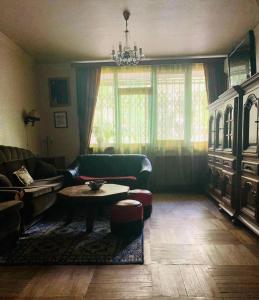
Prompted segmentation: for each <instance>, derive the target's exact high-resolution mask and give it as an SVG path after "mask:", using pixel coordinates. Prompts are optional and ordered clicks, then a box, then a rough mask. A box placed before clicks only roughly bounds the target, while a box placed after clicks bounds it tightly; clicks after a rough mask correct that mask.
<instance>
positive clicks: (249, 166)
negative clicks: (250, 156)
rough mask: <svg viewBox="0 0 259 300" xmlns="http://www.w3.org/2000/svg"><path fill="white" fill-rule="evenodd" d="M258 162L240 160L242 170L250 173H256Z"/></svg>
mask: <svg viewBox="0 0 259 300" xmlns="http://www.w3.org/2000/svg"><path fill="white" fill-rule="evenodd" d="M258 169H259V163H254V162H250V161H242V171H243V172H247V173H250V174H254V175H258Z"/></svg>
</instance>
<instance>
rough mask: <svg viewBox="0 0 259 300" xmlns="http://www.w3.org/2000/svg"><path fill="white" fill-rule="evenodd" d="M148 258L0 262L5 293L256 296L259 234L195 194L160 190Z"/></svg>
mask: <svg viewBox="0 0 259 300" xmlns="http://www.w3.org/2000/svg"><path fill="white" fill-rule="evenodd" d="M144 237H145V238H144V251H145V263H144V265H129V266H127V265H121V266H33V267H32V266H28V267H26V266H22V267H3V266H2V267H0V300H2V299H7V300H8V299H12V300H14V299H16V300H26V299H27V300H112V299H113V300H114V299H128V300H130V299H132V300H133V299H141V300H145V299H147V300H148V299H152V300H170V299H174V300H180V299H181V300H212V299H215V300H216V299H221V300H236V299H238V300H246V299H248V300H256V299H257V300H259V238H258V237H256V236H255V235H254V234H253V233H252V232H250V231H249V230H248V229H246V228H244V227H243V226H242V225H238V226H236V225H233V224H232V223H231V221H230V219H229V218H228V217H227V216H226V215H225V214H222V213H220V212H219V211H218V209H217V207H216V205H215V203H213V202H211V201H210V200H209V199H207V198H206V197H205V196H203V195H198V194H180V193H179V194H156V195H154V205H153V214H152V217H151V218H150V219H149V220H147V221H146V222H145V228H144Z"/></svg>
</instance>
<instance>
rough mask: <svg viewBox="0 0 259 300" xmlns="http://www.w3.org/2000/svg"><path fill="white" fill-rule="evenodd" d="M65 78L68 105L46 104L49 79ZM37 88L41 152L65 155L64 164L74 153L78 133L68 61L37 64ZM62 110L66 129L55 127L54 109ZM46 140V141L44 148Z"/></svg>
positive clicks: (72, 70)
mask: <svg viewBox="0 0 259 300" xmlns="http://www.w3.org/2000/svg"><path fill="white" fill-rule="evenodd" d="M58 77H67V78H68V79H69V87H70V102H71V104H70V105H69V106H64V107H50V98H49V87H48V79H49V78H58ZM38 79H39V87H40V112H41V122H40V136H41V140H40V143H41V155H44V156H45V155H47V156H60V155H61V156H65V158H66V163H67V164H69V163H71V162H72V161H73V160H74V159H75V157H76V156H77V155H78V150H79V135H78V119H77V105H76V88H75V70H74V69H73V68H72V67H71V65H70V64H41V65H39V66H38ZM58 111H66V112H67V116H68V128H55V126H54V114H53V113H54V112H58ZM46 139H48V140H49V147H48V149H47V145H46Z"/></svg>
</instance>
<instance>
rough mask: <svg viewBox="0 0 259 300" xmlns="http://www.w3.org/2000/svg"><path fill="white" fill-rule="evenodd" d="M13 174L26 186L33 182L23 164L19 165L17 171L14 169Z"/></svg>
mask: <svg viewBox="0 0 259 300" xmlns="http://www.w3.org/2000/svg"><path fill="white" fill-rule="evenodd" d="M13 174H14V175H15V176H16V177H17V178H18V180H19V181H20V182H21V183H22V184H23V185H25V186H28V185H30V184H32V183H33V178H32V177H31V175H30V173H29V172H28V170H27V169H26V168H25V166H21V168H20V169H19V170H17V171H14V172H13Z"/></svg>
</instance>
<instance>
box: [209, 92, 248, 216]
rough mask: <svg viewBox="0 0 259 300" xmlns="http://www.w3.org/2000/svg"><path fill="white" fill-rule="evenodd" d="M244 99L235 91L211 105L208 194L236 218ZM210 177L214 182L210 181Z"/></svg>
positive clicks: (222, 96) (224, 95)
mask: <svg viewBox="0 0 259 300" xmlns="http://www.w3.org/2000/svg"><path fill="white" fill-rule="evenodd" d="M241 97H242V93H241V90H240V89H239V88H231V89H229V90H228V91H226V92H225V93H224V94H222V95H221V96H220V97H219V99H218V100H217V101H215V102H213V103H212V104H210V105H209V111H210V119H209V122H210V123H209V154H208V164H209V185H208V193H209V194H210V195H211V196H212V197H213V198H214V199H215V200H216V201H217V202H218V204H219V206H220V207H221V208H222V209H224V210H225V211H226V212H228V213H229V214H230V215H231V216H233V217H234V216H235V212H236V207H237V203H238V201H237V191H236V186H237V180H238V177H239V175H240V174H239V173H240V172H239V173H238V171H239V170H238V168H237V161H238V159H239V157H238V155H237V149H236V148H237V142H236V140H237V135H238V107H239V102H240V99H241ZM213 116H215V117H214V120H215V121H214V123H215V125H214V126H215V129H214V132H215V133H214V134H213V132H212V131H213V126H212V125H211V124H212V123H213V122H212V120H213ZM213 138H214V141H213V140H212V139H213ZM212 145H214V147H212ZM212 170H213V171H212ZM210 177H212V178H211V179H210ZM213 183H214V184H213Z"/></svg>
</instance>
